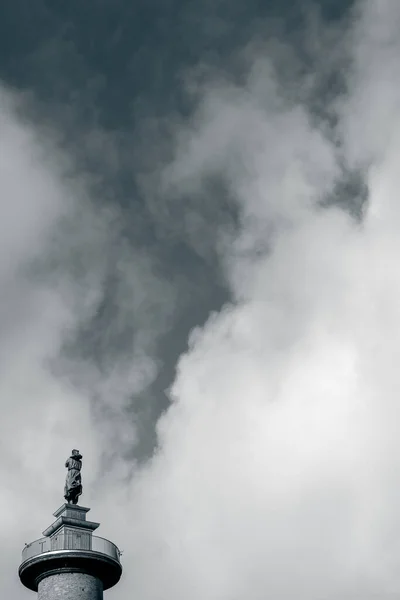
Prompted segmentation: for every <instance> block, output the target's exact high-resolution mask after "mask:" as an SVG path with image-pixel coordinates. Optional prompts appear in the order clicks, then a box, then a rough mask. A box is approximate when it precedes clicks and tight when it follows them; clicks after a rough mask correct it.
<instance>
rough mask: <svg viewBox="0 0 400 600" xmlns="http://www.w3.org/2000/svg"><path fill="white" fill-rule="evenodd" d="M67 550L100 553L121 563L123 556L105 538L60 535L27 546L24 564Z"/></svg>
mask: <svg viewBox="0 0 400 600" xmlns="http://www.w3.org/2000/svg"><path fill="white" fill-rule="evenodd" d="M65 550H73V551H74V552H75V551H86V552H88V551H90V552H98V553H99V554H104V555H105V556H108V557H110V558H113V559H114V560H116V561H117V562H120V560H119V559H120V556H121V553H120V551H119V550H118V548H117V546H116V545H115V544H113V543H112V542H110V541H109V540H106V539H104V538H101V537H96V536H94V535H93V536H92V535H85V534H83V535H79V534H78V535H76V534H75V535H73V536H72V537H71V536H69V535H68V536H67V535H64V534H60V535H58V536H53V537H44V538H41V539H39V540H35V541H34V542H32V543H30V544H27V545H26V546H25V548H24V549H23V550H22V562H25V561H26V560H28V559H29V558H33V557H34V556H38V555H39V554H45V553H47V552H57V551H58V552H59V551H65Z"/></svg>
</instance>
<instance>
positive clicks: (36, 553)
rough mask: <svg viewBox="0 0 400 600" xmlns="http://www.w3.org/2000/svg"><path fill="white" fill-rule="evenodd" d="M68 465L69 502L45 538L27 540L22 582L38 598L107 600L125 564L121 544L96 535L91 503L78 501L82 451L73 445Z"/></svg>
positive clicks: (67, 498) (66, 490)
mask: <svg viewBox="0 0 400 600" xmlns="http://www.w3.org/2000/svg"><path fill="white" fill-rule="evenodd" d="M65 466H66V467H67V469H68V472H67V477H66V481H65V488H64V498H65V500H66V501H67V502H66V503H65V504H63V505H62V506H61V507H60V508H59V509H58V510H56V512H55V513H54V517H55V518H56V520H55V521H54V522H53V523H52V524H51V525H50V526H49V527H47V529H45V531H43V535H44V537H43V538H40V539H38V540H35V541H34V542H31V543H30V544H27V545H26V546H25V548H24V549H23V551H22V563H21V565H20V567H19V577H20V579H21V582H22V583H23V584H24V585H25V586H26V587H27V588H28V589H30V590H32V591H34V592H37V593H38V600H102V599H103V590H107V589H109V588H111V587H112V586H114V585H115V584H116V583H118V581H119V579H120V577H121V574H122V566H121V562H120V556H121V553H120V551H119V550H118V548H117V546H115V544H113V543H112V542H110V541H109V540H106V539H104V538H100V537H97V536H94V535H93V531H95V530H96V529H97V528H98V527H99V523H95V522H93V521H87V520H86V514H87V513H88V512H89V510H90V509H89V508H85V507H83V506H79V505H78V504H77V502H78V497H79V496H80V495H81V494H82V482H81V467H82V455H81V454H80V453H79V451H78V450H73V451H72V453H71V456H70V457H69V458H68V459H67V462H66V463H65Z"/></svg>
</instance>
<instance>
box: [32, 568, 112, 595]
mask: <svg viewBox="0 0 400 600" xmlns="http://www.w3.org/2000/svg"><path fill="white" fill-rule="evenodd" d="M38 600H103V586H102V583H101V581H100V580H99V579H97V578H96V577H92V575H87V574H86V573H57V574H54V575H49V576H48V577H45V578H44V579H42V581H40V583H39V588H38Z"/></svg>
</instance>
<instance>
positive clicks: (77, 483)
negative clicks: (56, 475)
mask: <svg viewBox="0 0 400 600" xmlns="http://www.w3.org/2000/svg"><path fill="white" fill-rule="evenodd" d="M65 466H66V468H67V469H68V473H67V477H66V480H65V488H64V498H65V499H66V501H67V502H68V504H78V497H79V496H80V495H81V494H82V480H81V468H82V455H81V454H80V453H79V450H72V454H71V456H70V457H69V458H68V459H67V462H66V463H65Z"/></svg>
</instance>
